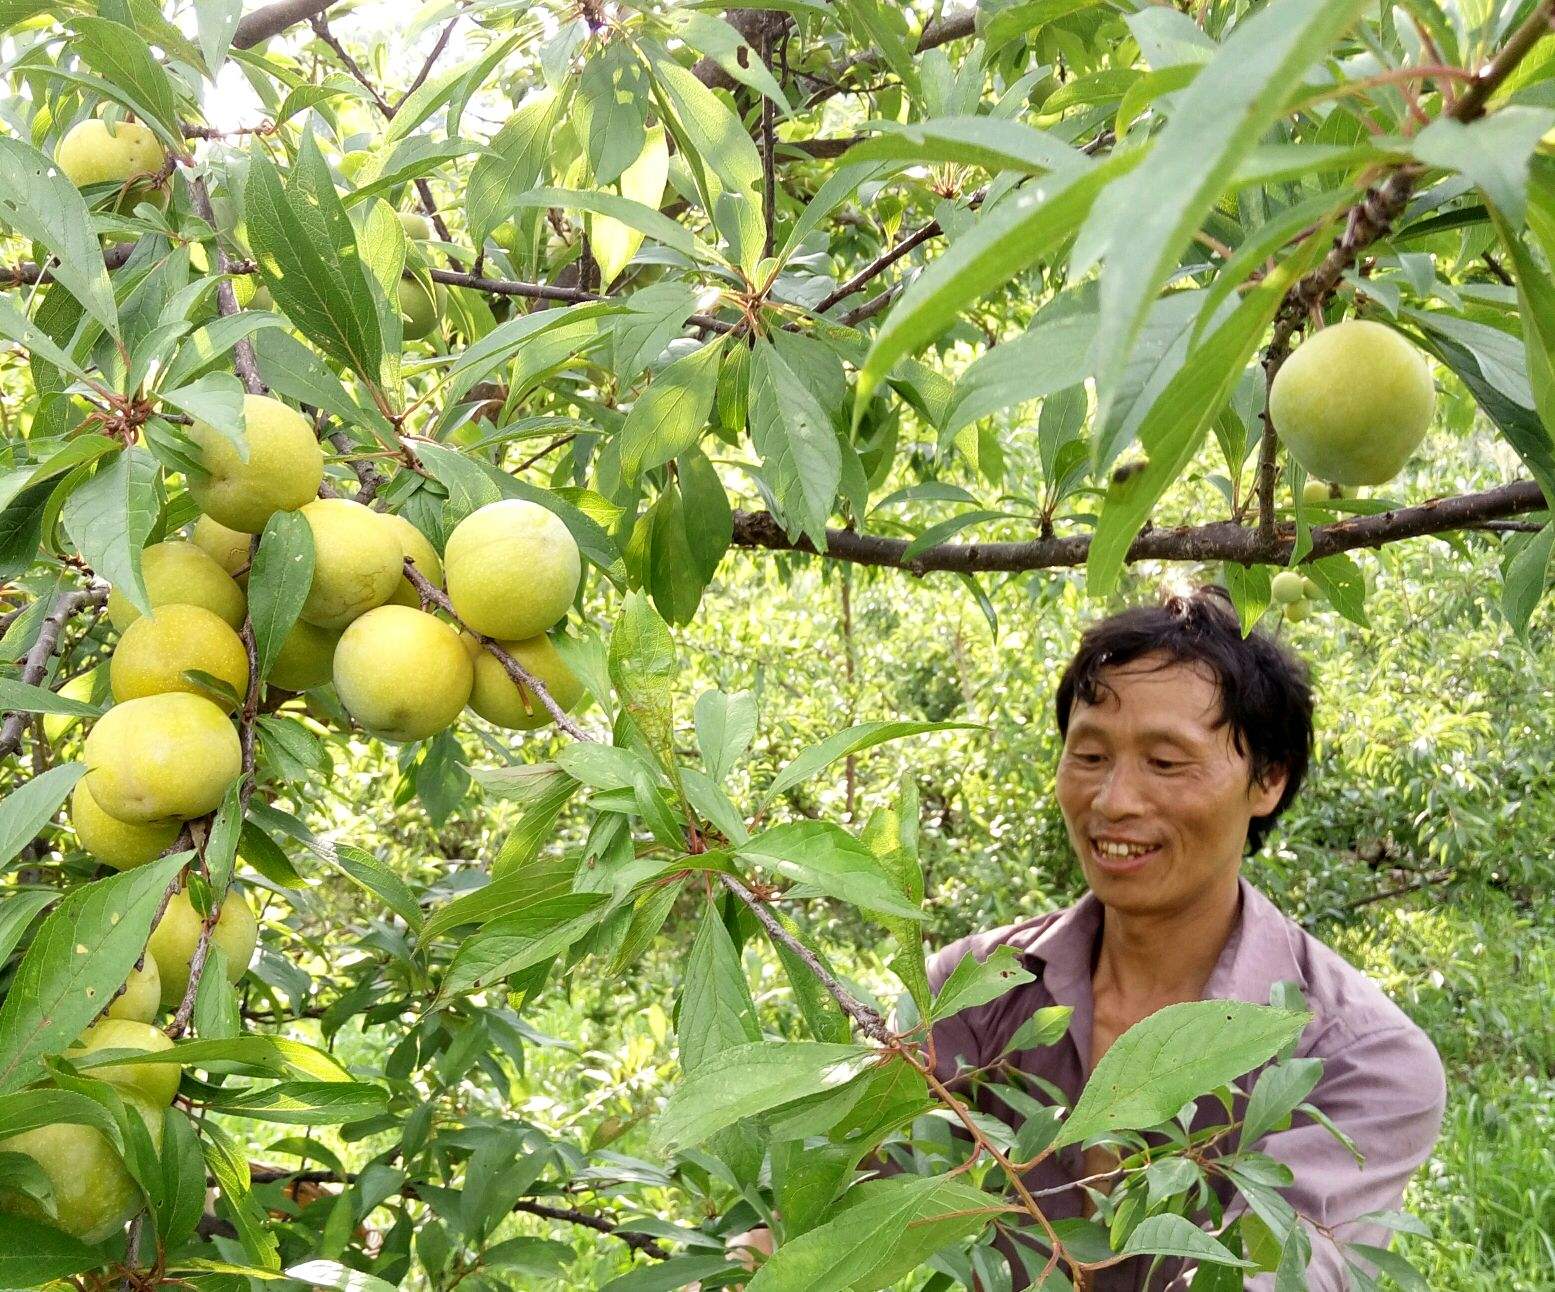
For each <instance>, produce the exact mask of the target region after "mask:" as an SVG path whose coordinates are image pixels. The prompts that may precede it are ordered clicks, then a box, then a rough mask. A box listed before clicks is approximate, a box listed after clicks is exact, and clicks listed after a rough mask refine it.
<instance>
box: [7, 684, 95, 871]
mask: <svg viewBox="0 0 1555 1292" xmlns="http://www.w3.org/2000/svg"><path fill="white" fill-rule="evenodd" d="M18 685H20V684H19V683H18ZM85 774H86V765H85V764H84V763H62V764H61V765H60V766H58V767H51V768H49V769H48V771H46V772H44V773H43V774H42V775H41V776H34V777H33V778H32V779H31V780H30V781H23V782H22V783H21V784H20V785H19V786H17V787H16V788H15V789H14V790H12V791H11V792H10V793H9V794H7V795H6V796H5V798H4V799H3V800H0V866H4V865H6V864H7V863H9V862H10V860H11V858H13V857H15V856H16V854H17V853H19V852H20V851H21V850H22V849H23V848H25V847H26V846H27V845H28V844H29V843H31V842H32V841H33V840H34V839H36V838H37V837H38V833H39V831H41V830H42V829H43V827H44V826H46V825H47V824H48V823H49V821H50V819H51V818H52V817H53V816H54V813H55V812H56V811H58V810H59V805H60V804H61V803H63V802H64V801H65V799H66V798H67V797H68V795H69V794H70V791H71V790H72V789H74V788H75V784H76V782H77V781H78V780H80V779H81V777H82V776H84V775H85Z"/></svg>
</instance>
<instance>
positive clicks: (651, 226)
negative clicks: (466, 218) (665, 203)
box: [508, 188, 712, 308]
mask: <svg viewBox="0 0 1555 1292" xmlns="http://www.w3.org/2000/svg"><path fill="white" fill-rule="evenodd" d="M508 201H509V203H510V204H511V205H513V206H515V207H518V208H520V209H522V208H525V207H546V208H549V207H553V206H559V207H561V208H562V209H563V210H571V211H589V212H592V213H593V214H595V215H607V216H609V217H610V218H611V219H612V220H619V221H620V222H621V223H622V224H625V225H629V226H630V227H631V228H633V229H636V230H637V231H638V232H639V233H643V234H645V235H646V236H648V237H650V238H652V239H654V240H655V241H656V242H661V243H663V244H664V245H665V246H666V247H668V248H669V249H670V250H671V251H678V252H680V253H681V254H683V255H686V256H691V257H693V258H696V259H703V260H706V259H709V258H711V257H712V251H711V249H710V248H709V247H708V246H707V245H706V244H705V243H703V242H702V241H701V240H700V239H698V238H697V237H696V235H695V234H693V233H692V232H691V230H690V229H688V228H686V226H685V225H683V224H680V223H678V222H677V221H675V220H672V219H670V217H669V216H667V215H663V214H661V213H660V212H658V211H656V210H654V209H653V207H651V206H646V205H644V204H643V203H641V202H634V201H633V200H632V199H631V198H629V197H622V196H621V195H620V194H618V193H589V192H583V191H580V190H578V189H571V188H536V189H531V190H530V191H529V192H527V193H516V194H512V195H510V196H509V198H508ZM618 308H619V307H618Z"/></svg>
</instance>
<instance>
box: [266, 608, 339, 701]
mask: <svg viewBox="0 0 1555 1292" xmlns="http://www.w3.org/2000/svg"><path fill="white" fill-rule="evenodd" d="M339 640H340V634H339V633H337V632H335V631H334V630H333V629H330V628H320V627H319V626H318V625H317V624H310V623H309V622H308V621H307V620H305V619H299V620H298V621H297V622H296V623H294V624H293V625H292V627H291V631H290V632H288V633H287V634H286V636H285V637H284V638H283V639H282V641H281V649H280V650H279V651H277V652H276V656H275V659H274V661H273V662H272V663H271V665H270V674H269V679H270V684H271V685H272V686H278V687H280V688H281V690H283V691H309V690H312V689H313V688H314V687H316V686H323V685H324V683H325V682H327V681H329V678H330V673H331V671H332V670H333V669H334V664H335V644H336V643H337V642H338V641H339Z"/></svg>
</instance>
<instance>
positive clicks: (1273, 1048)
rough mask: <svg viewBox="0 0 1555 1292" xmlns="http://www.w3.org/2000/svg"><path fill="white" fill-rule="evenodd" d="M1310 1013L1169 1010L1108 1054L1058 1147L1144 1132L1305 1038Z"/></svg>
mask: <svg viewBox="0 0 1555 1292" xmlns="http://www.w3.org/2000/svg"><path fill="white" fill-rule="evenodd" d="M1310 1018H1311V1015H1310V1014H1307V1013H1304V1012H1301V1011H1297V1010H1288V1009H1272V1008H1270V1007H1269V1006H1267V1005H1250V1004H1247V1003H1246V1002H1244V1001H1235V1000H1200V1001H1190V1002H1188V1003H1186V1004H1182V1005H1168V1006H1167V1007H1166V1008H1165V1009H1162V1010H1157V1011H1156V1012H1155V1013H1154V1014H1151V1015H1150V1016H1149V1017H1148V1018H1146V1019H1144V1020H1143V1021H1141V1022H1138V1023H1136V1024H1134V1026H1133V1027H1131V1028H1129V1029H1128V1031H1126V1032H1125V1033H1123V1035H1122V1036H1120V1037H1119V1038H1118V1039H1117V1040H1116V1041H1115V1042H1114V1043H1113V1045H1112V1048H1111V1049H1109V1050H1108V1051H1107V1053H1106V1054H1104V1055H1102V1057H1101V1062H1099V1063H1098V1064H1097V1065H1096V1067H1095V1068H1094V1069H1093V1071H1092V1072H1091V1076H1090V1079H1089V1080H1088V1081H1087V1082H1086V1083H1085V1089H1084V1090H1082V1091H1081V1092H1080V1099H1079V1102H1078V1103H1076V1104H1075V1106H1074V1111H1073V1112H1071V1113H1070V1114H1069V1116H1068V1117H1067V1118H1065V1119H1064V1122H1063V1124H1062V1125H1061V1126H1060V1127H1059V1131H1058V1136H1057V1138H1056V1139H1055V1140H1054V1141H1053V1147H1054V1148H1063V1147H1064V1146H1065V1145H1066V1144H1078V1143H1080V1142H1081V1141H1082V1140H1086V1139H1089V1138H1091V1137H1092V1136H1093V1135H1100V1134H1103V1133H1105V1132H1107V1131H1117V1130H1143V1129H1145V1128H1146V1127H1149V1126H1156V1125H1159V1124H1160V1123H1161V1122H1164V1121H1166V1120H1167V1119H1168V1118H1170V1117H1175V1116H1176V1115H1177V1112H1178V1110H1179V1109H1181V1108H1182V1106H1183V1105H1184V1104H1186V1103H1188V1102H1189V1101H1190V1100H1193V1099H1197V1098H1198V1097H1199V1096H1200V1095H1203V1094H1206V1093H1208V1092H1209V1091H1211V1090H1214V1089H1215V1088H1216V1087H1217V1086H1222V1085H1224V1084H1225V1083H1226V1082H1228V1081H1234V1080H1235V1079H1236V1078H1237V1077H1240V1076H1242V1075H1243V1074H1244V1073H1247V1072H1250V1071H1251V1070H1252V1069H1254V1068H1256V1067H1257V1066H1258V1065H1259V1064H1261V1063H1264V1062H1266V1061H1267V1060H1269V1059H1270V1058H1272V1057H1273V1056H1274V1055H1275V1054H1277V1053H1279V1051H1280V1050H1281V1049H1282V1048H1283V1047H1284V1046H1285V1045H1286V1044H1287V1043H1288V1042H1289V1041H1291V1040H1292V1039H1294V1038H1295V1037H1297V1036H1299V1035H1300V1034H1301V1030H1302V1028H1304V1027H1305V1026H1306V1025H1307V1022H1308V1020H1309V1019H1310Z"/></svg>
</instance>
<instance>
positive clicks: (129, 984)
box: [107, 955, 162, 1023]
mask: <svg viewBox="0 0 1555 1292" xmlns="http://www.w3.org/2000/svg"><path fill="white" fill-rule="evenodd" d="M161 1004H162V977H161V975H160V974H159V973H157V960H156V957H155V956H152V955H148V956H145V957H144V958H143V959H142V960H141V963H140V967H139V968H138V969H131V970H130V976H129V978H128V979H126V980H125V983H124V990H123V991H121V992H120V993H119V994H118V995H117V996H115V997H114V998H113V1004H111V1005H109V1006H108V1009H107V1017H108V1018H126V1019H129V1020H130V1021H131V1022H133V1023H149V1022H150V1021H151V1020H152V1019H154V1018H155V1017H156V1016H157V1010H158V1008H159V1007H160V1006H161Z"/></svg>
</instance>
